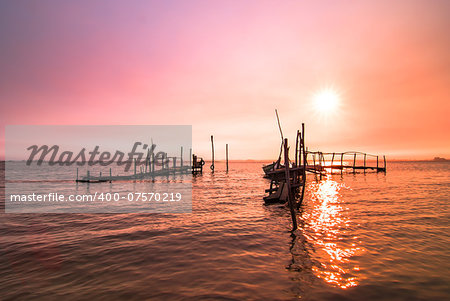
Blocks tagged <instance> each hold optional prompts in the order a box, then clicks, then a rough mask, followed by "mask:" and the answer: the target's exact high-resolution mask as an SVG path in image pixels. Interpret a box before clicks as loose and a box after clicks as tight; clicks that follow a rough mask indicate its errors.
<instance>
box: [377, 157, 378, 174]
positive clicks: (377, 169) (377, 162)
mask: <svg viewBox="0 0 450 301" xmlns="http://www.w3.org/2000/svg"><path fill="white" fill-rule="evenodd" d="M377 172H378V156H377Z"/></svg>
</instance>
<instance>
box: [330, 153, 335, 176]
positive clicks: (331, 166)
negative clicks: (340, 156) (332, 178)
mask: <svg viewBox="0 0 450 301" xmlns="http://www.w3.org/2000/svg"><path fill="white" fill-rule="evenodd" d="M333 161H334V153H333V156H332V157H331V164H330V171H331V173H333Z"/></svg>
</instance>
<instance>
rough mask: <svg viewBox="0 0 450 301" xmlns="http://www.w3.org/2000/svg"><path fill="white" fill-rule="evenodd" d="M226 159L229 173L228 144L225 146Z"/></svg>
mask: <svg viewBox="0 0 450 301" xmlns="http://www.w3.org/2000/svg"><path fill="white" fill-rule="evenodd" d="M225 157H226V162H227V172H228V143H227V144H226V145H225Z"/></svg>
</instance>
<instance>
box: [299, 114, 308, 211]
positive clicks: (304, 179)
mask: <svg viewBox="0 0 450 301" xmlns="http://www.w3.org/2000/svg"><path fill="white" fill-rule="evenodd" d="M300 145H301V149H302V150H301V151H302V154H303V170H302V172H303V173H302V194H301V195H300V199H299V201H298V202H297V209H300V206H301V205H302V202H303V198H304V196H305V186H306V164H307V161H306V156H307V153H306V150H305V124H304V123H302V133H301V136H300Z"/></svg>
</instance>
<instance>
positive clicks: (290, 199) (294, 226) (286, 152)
mask: <svg viewBox="0 0 450 301" xmlns="http://www.w3.org/2000/svg"><path fill="white" fill-rule="evenodd" d="M284 167H285V177H286V188H287V190H288V193H287V197H288V203H289V209H290V211H291V218H292V231H295V230H297V227H298V226H297V215H296V214H295V209H294V200H293V196H292V191H291V177H290V174H289V148H288V139H287V138H285V139H284Z"/></svg>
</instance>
